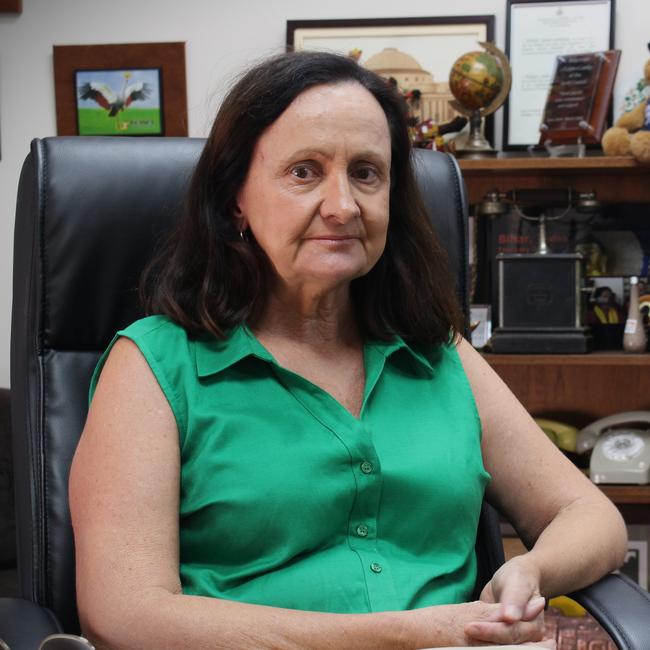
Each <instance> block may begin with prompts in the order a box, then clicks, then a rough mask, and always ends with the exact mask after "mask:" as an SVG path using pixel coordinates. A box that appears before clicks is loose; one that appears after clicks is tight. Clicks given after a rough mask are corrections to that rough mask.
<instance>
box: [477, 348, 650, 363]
mask: <svg viewBox="0 0 650 650" xmlns="http://www.w3.org/2000/svg"><path fill="white" fill-rule="evenodd" d="M483 356H484V357H485V358H486V359H487V360H488V362H489V364H490V365H491V366H493V367H495V366H528V365H535V366H548V365H553V366H603V365H606V366H650V354H625V353H624V352H616V351H612V352H592V353H591V354H491V353H486V354H484V355H483Z"/></svg>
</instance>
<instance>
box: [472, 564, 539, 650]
mask: <svg viewBox="0 0 650 650" xmlns="http://www.w3.org/2000/svg"><path fill="white" fill-rule="evenodd" d="M481 601H482V602H485V603H490V604H492V606H495V607H496V610H495V612H493V613H491V615H490V617H489V618H481V619H477V620H475V621H472V622H470V623H469V624H468V625H467V626H466V628H465V633H466V634H467V635H468V636H469V637H470V638H472V639H474V640H476V641H481V642H484V643H498V644H507V643H522V642H526V641H540V640H541V639H542V638H543V636H544V605H545V600H544V598H543V597H542V596H541V594H540V589H539V570H538V569H537V567H536V566H535V565H534V563H533V562H530V561H529V560H528V558H527V557H526V556H525V555H524V556H518V557H514V558H513V559H511V560H509V561H508V562H506V563H505V564H504V565H503V566H501V567H500V568H499V569H498V570H497V571H496V573H495V574H494V576H492V580H490V582H488V584H487V585H486V586H485V588H484V589H483V591H482V592H481Z"/></svg>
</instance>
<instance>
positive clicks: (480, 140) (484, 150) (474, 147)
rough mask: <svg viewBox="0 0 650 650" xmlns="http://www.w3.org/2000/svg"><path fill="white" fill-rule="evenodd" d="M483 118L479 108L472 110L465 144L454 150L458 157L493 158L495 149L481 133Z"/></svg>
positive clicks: (495, 152)
mask: <svg viewBox="0 0 650 650" xmlns="http://www.w3.org/2000/svg"><path fill="white" fill-rule="evenodd" d="M482 123H483V118H482V116H481V111H480V109H476V110H474V111H472V113H471V114H470V116H469V136H468V138H467V141H466V142H465V144H463V145H462V146H460V147H457V148H456V150H455V153H456V156H457V157H458V158H470V159H480V158H494V157H495V156H496V155H497V150H496V149H494V148H493V147H492V146H491V145H490V143H489V142H488V140H487V138H486V137H485V136H484V135H483V129H482Z"/></svg>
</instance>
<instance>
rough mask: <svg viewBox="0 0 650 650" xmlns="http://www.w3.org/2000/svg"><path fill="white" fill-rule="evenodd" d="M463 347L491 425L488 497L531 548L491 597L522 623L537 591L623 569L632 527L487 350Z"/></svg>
mask: <svg viewBox="0 0 650 650" xmlns="http://www.w3.org/2000/svg"><path fill="white" fill-rule="evenodd" d="M458 351H459V354H460V357H461V360H462V363H463V366H464V368H465V371H466V373H467V376H468V378H469V381H470V384H471V386H472V390H473V392H474V397H475V399H476V404H477V407H478V411H479V415H480V418H481V424H482V428H483V441H482V451H483V460H484V464H485V467H486V469H487V471H488V472H490V474H491V475H492V482H491V484H490V486H489V487H488V492H487V498H488V500H489V501H490V502H491V503H493V504H494V505H495V506H496V507H497V508H498V509H499V510H500V511H501V512H502V513H503V514H504V515H505V516H506V517H507V518H508V519H509V520H510V521H511V522H512V524H513V525H514V527H515V528H516V530H517V532H518V533H519V535H520V536H521V538H522V540H523V541H524V543H525V544H526V546H527V547H528V548H529V549H530V550H529V552H528V553H526V554H525V555H523V556H520V557H518V558H514V559H513V560H512V561H511V562H507V563H506V564H505V565H504V567H503V568H502V569H501V570H500V571H499V572H497V574H495V577H494V578H493V580H492V581H491V582H490V584H489V585H488V588H487V590H486V591H485V592H484V595H483V597H485V598H486V599H488V600H490V599H494V600H495V601H498V602H501V603H502V605H503V612H504V615H505V617H506V620H508V619H509V620H518V618H519V616H520V612H521V608H522V607H523V605H524V604H525V603H526V602H527V600H528V599H529V598H530V597H531V595H533V594H535V593H542V594H543V595H544V596H547V597H552V596H555V595H558V594H563V593H567V592H570V591H573V590H575V589H579V588H581V587H584V586H586V585H588V584H591V583H592V582H594V581H595V580H597V579H598V578H600V577H601V576H603V575H604V574H606V573H608V572H610V571H612V570H614V569H616V568H617V567H619V566H620V565H621V564H622V562H623V559H624V557H625V552H626V547H627V544H626V530H625V525H624V522H623V519H622V517H621V515H620V514H619V512H618V510H617V509H616V507H615V506H614V505H613V504H612V503H611V501H609V499H607V498H606V497H605V496H604V495H603V494H602V492H601V491H600V490H599V489H598V488H597V487H596V486H594V485H593V484H592V483H591V482H590V481H589V480H588V479H587V478H586V477H585V476H584V475H583V474H582V473H581V472H580V471H579V470H578V469H577V468H576V467H575V466H574V465H573V464H572V463H571V462H570V461H569V460H568V459H567V458H566V457H565V456H564V455H563V454H562V453H561V452H560V451H559V450H558V449H557V447H555V445H554V444H553V443H552V442H551V441H550V440H549V439H548V437H547V436H546V435H545V434H544V432H543V431H542V430H541V429H540V428H539V427H538V426H537V425H536V424H535V421H534V420H533V418H532V417H531V416H530V415H529V414H528V413H527V412H526V410H525V409H524V408H523V406H522V405H521V404H520V403H519V402H518V400H517V399H516V398H515V397H514V395H513V394H512V393H511V392H510V390H509V389H508V387H507V386H506V385H505V383H504V382H503V381H502V380H501V379H500V377H499V376H498V375H497V374H496V373H495V372H494V371H493V370H492V368H490V366H489V365H488V363H487V362H486V361H485V360H484V359H483V358H482V357H481V355H480V354H479V353H478V352H476V351H475V350H474V349H473V348H472V346H471V345H470V344H469V343H468V342H467V341H465V340H462V341H461V343H460V344H459V346H458ZM548 390H549V391H550V390H554V388H553V387H552V386H548Z"/></svg>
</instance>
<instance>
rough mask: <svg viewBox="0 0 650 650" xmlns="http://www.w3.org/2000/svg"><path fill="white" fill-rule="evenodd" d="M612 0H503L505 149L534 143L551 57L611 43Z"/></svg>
mask: <svg viewBox="0 0 650 650" xmlns="http://www.w3.org/2000/svg"><path fill="white" fill-rule="evenodd" d="M615 3H616V0H507V6H506V55H507V56H508V59H509V60H510V65H511V67H512V86H511V89H510V94H509V95H508V99H507V100H506V103H505V104H504V107H503V108H504V110H503V149H504V150H510V151H516V150H526V149H530V148H533V147H535V146H538V144H537V143H538V142H539V139H540V135H539V125H540V122H541V118H542V113H543V111H544V105H545V102H546V96H547V94H548V89H549V86H550V84H551V81H552V77H553V73H554V69H555V59H556V57H557V56H559V55H562V54H583V53H586V52H602V51H605V50H612V49H614V17H615V10H616V7H615Z"/></svg>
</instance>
